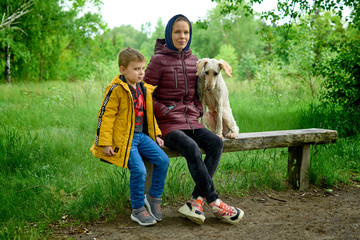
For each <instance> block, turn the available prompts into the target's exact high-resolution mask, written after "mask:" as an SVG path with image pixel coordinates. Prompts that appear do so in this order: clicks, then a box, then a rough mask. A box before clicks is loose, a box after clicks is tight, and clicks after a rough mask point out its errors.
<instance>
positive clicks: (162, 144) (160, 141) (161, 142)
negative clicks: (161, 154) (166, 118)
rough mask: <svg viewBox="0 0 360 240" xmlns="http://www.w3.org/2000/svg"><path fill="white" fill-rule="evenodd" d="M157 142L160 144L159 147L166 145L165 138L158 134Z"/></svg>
mask: <svg viewBox="0 0 360 240" xmlns="http://www.w3.org/2000/svg"><path fill="white" fill-rule="evenodd" d="M156 142H157V144H158V145H159V147H163V146H164V140H162V139H161V138H160V137H158V136H156Z"/></svg>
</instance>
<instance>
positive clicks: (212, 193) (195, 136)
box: [164, 128, 224, 203]
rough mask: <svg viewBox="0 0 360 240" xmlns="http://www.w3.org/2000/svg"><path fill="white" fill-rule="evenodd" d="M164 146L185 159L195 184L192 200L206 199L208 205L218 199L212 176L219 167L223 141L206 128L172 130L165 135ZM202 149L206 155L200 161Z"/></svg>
mask: <svg viewBox="0 0 360 240" xmlns="http://www.w3.org/2000/svg"><path fill="white" fill-rule="evenodd" d="M164 143H165V146H167V147H168V148H170V149H172V150H175V151H177V152H179V153H180V154H181V155H182V156H184V157H185V159H186V161H187V165H188V168H189V171H190V174H191V176H192V178H193V180H194V182H195V188H194V191H193V193H192V196H193V197H194V198H197V197H199V196H201V197H204V198H206V201H207V202H208V203H211V202H213V201H215V200H216V199H217V198H219V196H218V194H217V193H216V190H215V187H214V183H213V180H212V178H213V176H214V174H215V172H216V169H217V167H218V165H219V161H220V158H221V154H222V151H223V145H224V143H223V141H222V140H221V139H220V138H219V137H218V136H217V135H216V134H215V133H213V132H211V131H210V130H208V129H206V128H200V129H195V130H174V131H171V132H169V133H168V134H166V136H165V138H164ZM200 148H202V149H203V150H204V152H205V154H206V156H205V159H204V161H203V159H202V153H201V150H200Z"/></svg>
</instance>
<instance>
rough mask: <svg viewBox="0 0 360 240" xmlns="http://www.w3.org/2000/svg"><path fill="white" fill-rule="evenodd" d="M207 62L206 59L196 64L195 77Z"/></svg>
mask: <svg viewBox="0 0 360 240" xmlns="http://www.w3.org/2000/svg"><path fill="white" fill-rule="evenodd" d="M207 62H208V61H207V58H203V59H200V60H199V61H197V62H196V76H199V75H200V72H201V69H203V67H204V66H205V64H206V63H207Z"/></svg>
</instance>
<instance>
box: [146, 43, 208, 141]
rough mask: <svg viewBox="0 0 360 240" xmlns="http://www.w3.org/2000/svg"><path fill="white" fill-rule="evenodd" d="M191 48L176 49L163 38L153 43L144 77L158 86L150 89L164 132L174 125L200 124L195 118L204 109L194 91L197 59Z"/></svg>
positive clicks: (173, 128) (191, 125) (174, 127)
mask: <svg viewBox="0 0 360 240" xmlns="http://www.w3.org/2000/svg"><path fill="white" fill-rule="evenodd" d="M197 60H198V58H197V57H196V56H195V55H192V54H191V50H190V49H189V50H187V51H185V52H177V51H173V50H170V49H168V48H167V47H166V46H165V40H164V39H158V40H157V41H156V44H155V55H154V56H153V57H152V58H151V60H150V62H149V64H148V66H147V68H146V71H145V78H144V81H145V82H146V83H149V84H151V85H154V86H157V88H156V89H155V91H154V93H153V102H154V111H155V116H156V118H157V120H158V124H159V127H160V129H161V131H162V134H163V136H165V135H166V134H168V133H169V132H171V131H173V130H175V129H181V130H186V129H198V128H203V127H204V126H203V125H201V124H200V123H199V121H198V119H199V117H201V116H202V114H203V109H202V106H201V103H200V100H199V98H198V97H197V94H196V85H197V76H196V62H197Z"/></svg>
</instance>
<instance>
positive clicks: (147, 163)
mask: <svg viewBox="0 0 360 240" xmlns="http://www.w3.org/2000/svg"><path fill="white" fill-rule="evenodd" d="M143 161H144V164H145V167H146V179H145V193H148V192H149V190H150V186H151V181H152V174H153V170H154V164H152V163H151V162H150V161H149V160H148V159H146V158H143Z"/></svg>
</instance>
